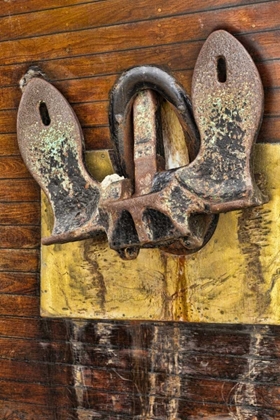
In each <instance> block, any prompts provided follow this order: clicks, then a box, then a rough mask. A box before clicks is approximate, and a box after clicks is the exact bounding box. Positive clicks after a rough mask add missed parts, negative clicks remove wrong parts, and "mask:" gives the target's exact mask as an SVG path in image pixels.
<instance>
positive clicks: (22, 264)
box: [0, 249, 38, 272]
mask: <svg viewBox="0 0 280 420" xmlns="http://www.w3.org/2000/svg"><path fill="white" fill-rule="evenodd" d="M37 270H38V251H36V250H33V249H31V250H25V249H0V271H21V272H24V271H27V272H35V271H37Z"/></svg>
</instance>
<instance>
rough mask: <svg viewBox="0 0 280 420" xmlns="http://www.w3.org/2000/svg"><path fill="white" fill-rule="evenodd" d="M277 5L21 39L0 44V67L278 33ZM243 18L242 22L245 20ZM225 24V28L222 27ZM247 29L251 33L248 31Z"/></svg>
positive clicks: (271, 2) (240, 8) (270, 4)
mask: <svg viewBox="0 0 280 420" xmlns="http://www.w3.org/2000/svg"><path fill="white" fill-rule="evenodd" d="M279 11H280V4H279V2H277V1H269V2H266V3H260V4H259V6H258V7H256V6H255V5H250V6H244V7H239V8H236V9H234V13H233V12H232V10H231V9H225V10H217V11H210V12H202V13H197V14H190V15H182V16H180V18H177V17H166V18H163V19H160V20H151V21H142V22H138V23H127V24H123V25H115V26H110V27H109V26H108V27H101V28H96V29H88V30H84V31H77V32H67V33H61V34H59V33H58V34H54V35H45V36H41V37H33V38H32V37H29V38H25V39H22V40H21V42H20V44H17V43H14V42H12V41H4V42H2V43H1V58H2V64H12V63H20V62H24V61H25V60H26V59H28V61H31V60H32V61H37V60H45V59H52V58H58V57H67V56H69V55H71V56H77V55H83V54H87V53H89V52H91V51H92V45H94V47H95V53H101V52H105V51H116V50H118V51H121V50H128V49H133V48H139V47H141V48H143V47H147V46H150V45H162V44H170V43H175V42H183V41H189V42H191V41H195V40H197V39H202V38H206V37H207V36H208V35H209V33H210V32H212V31H213V30H214V29H217V28H219V27H220V28H221V27H222V28H224V29H232V28H234V30H233V33H234V34H236V33H240V32H242V33H248V32H250V31H252V30H253V31H254V32H261V31H262V30H266V31H267V30H271V31H272V30H273V29H278V21H277V18H275V19H274V16H275V17H276V16H278V14H279ZM245 15H246V18H245V19H244V16H245ZM225 22H227V23H226V25H225ZM248 28H250V30H248Z"/></svg>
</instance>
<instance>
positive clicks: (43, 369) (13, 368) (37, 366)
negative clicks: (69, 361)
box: [0, 359, 73, 386]
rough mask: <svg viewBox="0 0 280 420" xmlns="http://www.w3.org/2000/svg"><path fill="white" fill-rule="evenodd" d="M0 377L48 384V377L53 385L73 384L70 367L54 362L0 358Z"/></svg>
mask: <svg viewBox="0 0 280 420" xmlns="http://www.w3.org/2000/svg"><path fill="white" fill-rule="evenodd" d="M0 369H1V379H3V380H7V381H15V382H18V381H19V382H25V383H30V384H32V383H36V382H37V383H40V384H46V385H47V384H48V383H49V381H50V377H51V378H52V384H53V385H67V386H71V385H73V383H72V382H73V377H72V367H71V366H69V365H68V366H67V365H56V364H54V363H52V364H50V363H48V364H47V363H37V362H30V361H25V362H24V361H15V360H3V359H2V360H1V359H0Z"/></svg>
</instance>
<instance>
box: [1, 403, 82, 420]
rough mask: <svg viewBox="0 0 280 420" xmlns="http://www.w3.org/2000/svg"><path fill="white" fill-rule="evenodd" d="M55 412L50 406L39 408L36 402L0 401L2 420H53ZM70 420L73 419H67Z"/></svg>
mask: <svg viewBox="0 0 280 420" xmlns="http://www.w3.org/2000/svg"><path fill="white" fill-rule="evenodd" d="M55 411H56V410H55V408H54V407H52V406H40V405H37V403H36V402H34V403H32V404H28V403H27V404H25V403H22V404H21V403H18V402H17V403H15V402H14V401H4V400H3V399H0V416H1V418H2V419H3V420H4V419H5V420H6V419H8V420H9V419H11V420H13V419H15V420H17V419H20V420H38V419H40V420H53V419H54V418H55V415H56V413H55ZM72 419H74V418H73V417H69V420H72ZM75 420H76V419H75Z"/></svg>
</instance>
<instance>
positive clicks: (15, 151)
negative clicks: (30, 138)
mask: <svg viewBox="0 0 280 420" xmlns="http://www.w3.org/2000/svg"><path fill="white" fill-rule="evenodd" d="M13 155H19V148H18V142H17V137H16V134H0V156H13Z"/></svg>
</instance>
